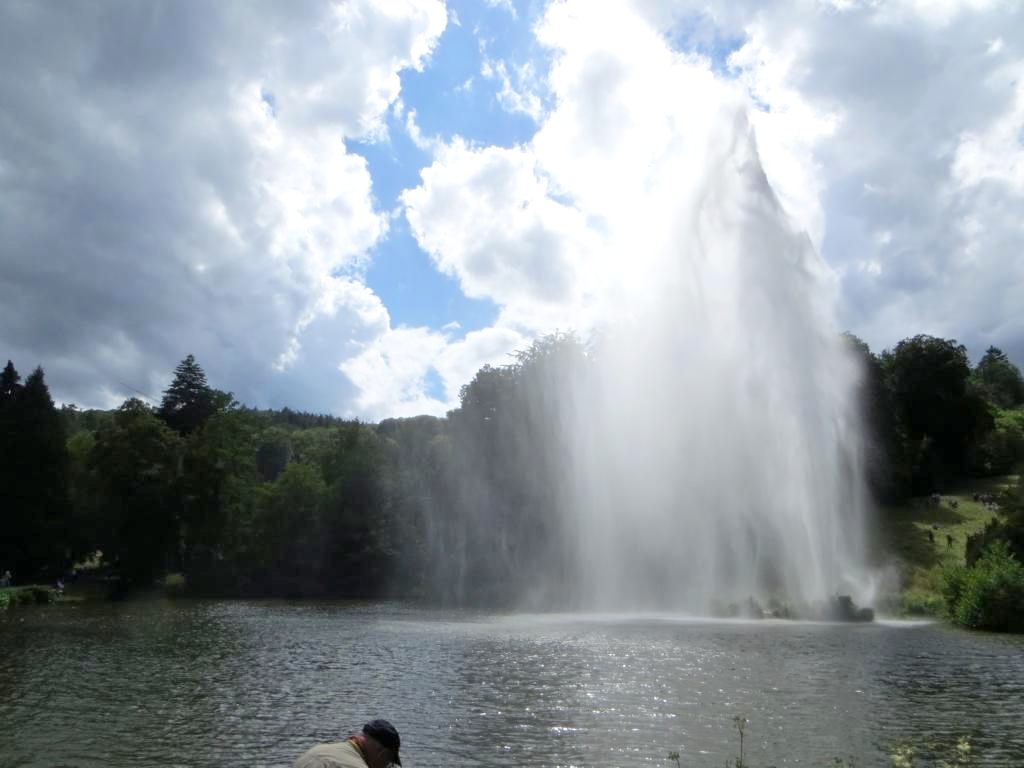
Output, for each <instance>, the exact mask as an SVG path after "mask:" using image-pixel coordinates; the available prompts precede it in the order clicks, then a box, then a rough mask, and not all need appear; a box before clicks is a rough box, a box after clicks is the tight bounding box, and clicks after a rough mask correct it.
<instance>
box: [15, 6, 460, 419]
mask: <svg viewBox="0 0 1024 768" xmlns="http://www.w3.org/2000/svg"><path fill="white" fill-rule="evenodd" d="M0 16H3V18H2V20H0V101H2V102H3V103H4V104H5V115H6V118H5V119H0V179H2V183H3V185H4V189H5V193H4V195H3V196H2V199H0V243H2V244H3V245H2V246H0V248H2V259H0V292H2V296H0V298H2V300H0V342H2V343H3V346H4V348H5V352H7V354H8V355H9V356H11V357H12V358H14V359H15V360H16V362H17V364H19V365H21V366H23V367H28V366H31V365H34V364H36V363H37V362H42V363H44V364H45V365H46V368H47V373H48V379H49V381H50V383H51V386H53V387H54V390H55V392H56V393H57V395H58V396H59V397H61V398H62V399H65V400H71V401H78V402H79V403H84V404H88V405H110V404H112V403H113V402H115V401H116V400H118V399H120V398H121V397H123V396H124V395H126V394H130V393H131V392H130V390H131V389H135V390H139V391H142V392H146V393H149V394H151V395H152V396H154V397H158V396H159V391H160V390H161V389H162V387H163V386H165V385H166V379H167V377H168V375H169V372H170V370H171V369H172V368H173V365H174V363H175V362H176V361H177V360H179V359H180V358H182V357H184V355H185V354H187V353H189V352H194V353H195V354H196V355H197V357H198V359H199V360H200V362H201V363H202V364H203V365H204V366H205V367H206V368H207V371H208V374H209V375H210V378H211V380H212V381H214V382H215V383H216V384H218V385H220V386H224V387H225V388H230V389H233V390H234V391H235V392H236V395H238V396H239V397H240V398H241V399H243V400H245V401H246V402H249V403H253V404H265V403H267V402H268V401H271V400H272V401H274V402H276V403H277V404H283V403H284V402H291V403H292V404H293V405H297V406H299V407H307V408H311V409H324V410H326V409H336V408H342V407H344V406H345V398H346V394H345V391H344V390H345V388H346V386H349V385H347V383H346V380H345V379H344V377H343V376H342V375H341V374H340V373H339V372H338V371H337V364H338V363H339V362H340V361H341V359H342V357H343V354H344V349H345V345H346V343H347V342H348V341H351V340H353V339H356V340H358V339H359V338H361V337H362V336H364V335H366V334H367V333H379V332H382V331H383V330H384V329H386V325H387V313H386V311H385V310H384V309H383V307H381V306H379V301H376V304H375V297H372V296H368V295H367V291H366V289H365V286H362V285H361V279H360V277H359V275H360V272H361V270H362V268H363V266H364V264H365V261H366V258H367V253H368V250H369V249H370V248H371V247H373V246H374V245H375V244H377V243H379V242H380V241H381V239H382V238H383V237H384V236H385V234H386V232H387V217H386V215H385V214H382V213H381V212H379V211H378V210H377V209H376V207H375V203H374V200H373V195H372V185H371V178H370V173H369V170H368V168H367V165H366V162H365V161H364V160H363V159H362V158H361V157H359V156H358V155H354V154H352V153H350V152H349V151H348V150H347V148H346V146H345V140H346V139H352V138H361V139H364V140H373V139H374V138H375V137H380V136H381V135H382V134H383V132H384V125H385V123H384V119H385V116H386V112H387V110H388V107H389V105H390V104H392V103H393V102H394V101H395V100H396V99H397V98H398V95H399V89H400V80H399V72H400V71H402V70H403V69H407V68H418V67H422V66H423V64H424V62H425V61H426V59H427V57H428V56H429V54H430V52H431V50H432V49H433V47H434V46H435V44H436V43H437V40H438V38H439V36H440V34H441V32H442V31H443V29H444V27H445V23H446V13H445V8H444V6H443V4H442V3H441V2H439V0H404V1H403V2H396V3H390V4H386V7H385V6H383V5H381V4H373V3H369V2H365V1H364V0H353V1H352V2H346V3H337V4H312V3H310V4H298V3H297V4H290V5H288V6H287V7H285V6H281V5H277V4H272V3H268V4H257V5H254V6H250V5H242V4H236V3H218V4H216V5H209V6H207V5H202V6H200V5H196V4H190V3H142V4H128V5H121V6H118V8H117V9H114V8H109V7H107V8H104V7H102V6H75V7H63V6H60V7H57V6H55V5H48V4H34V3H33V4H23V3H14V4H7V5H5V6H4V7H3V9H0ZM327 333H329V334H330V336H324V335H323V334H327ZM311 347H317V348H318V351H320V352H323V353H324V354H325V355H326V357H325V358H324V359H316V360H314V359H312V358H311V356H310V355H309V352H310V350H311ZM300 361H305V363H306V364H307V365H309V366H312V367H307V368H305V369H304V371H303V375H302V376H301V377H295V379H294V380H293V381H291V384H292V385H294V386H295V387H297V388H296V389H291V390H289V391H287V392H285V391H283V387H282V382H284V381H286V380H288V374H287V372H288V371H289V370H292V369H293V368H294V367H295V366H296V365H297V364H298V363H299V362H300ZM103 391H106V392H107V395H108V396H107V397H101V398H98V397H97V394H96V393H97V392H103ZM275 392H276V393H279V395H280V398H281V399H277V398H272V394H273V393H275ZM98 400H103V402H98Z"/></svg>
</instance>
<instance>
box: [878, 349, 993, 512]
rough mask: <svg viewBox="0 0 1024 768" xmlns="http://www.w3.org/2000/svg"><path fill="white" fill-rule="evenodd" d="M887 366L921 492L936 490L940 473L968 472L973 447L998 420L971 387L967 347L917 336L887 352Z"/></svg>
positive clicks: (888, 376)
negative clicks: (970, 452)
mask: <svg viewBox="0 0 1024 768" xmlns="http://www.w3.org/2000/svg"><path fill="white" fill-rule="evenodd" d="M882 366H883V369H884V371H885V374H886V377H887V379H888V385H889V387H890V388H891V390H892V393H893V405H894V408H895V411H896V414H897V418H898V419H899V423H900V427H901V429H902V430H904V433H905V439H906V440H907V441H908V442H909V445H908V450H909V451H910V455H911V456H912V457H913V463H914V473H915V484H916V488H915V490H917V491H919V492H930V491H931V490H934V487H935V483H936V482H937V476H938V475H943V476H948V475H950V474H952V475H956V474H963V473H965V472H966V470H967V468H968V457H969V451H970V448H971V447H972V445H974V444H975V443H977V441H979V440H981V439H982V438H983V437H984V435H985V434H986V433H988V432H989V431H990V430H991V429H992V426H993V419H992V414H991V413H990V412H989V408H988V406H987V404H986V403H985V400H984V398H983V397H982V396H981V394H980V393H979V392H978V391H977V390H976V388H974V387H973V386H972V385H971V382H970V373H971V369H970V365H969V363H968V360H967V350H966V349H965V348H964V346H963V345H962V344H957V343H956V341H954V340H951V339H939V338H935V337H934V336H925V335H921V336H915V337H913V338H912V339H904V340H903V341H901V342H900V343H899V344H897V345H896V348H895V349H894V350H893V351H892V352H887V353H883V355H882ZM928 486H931V487H928Z"/></svg>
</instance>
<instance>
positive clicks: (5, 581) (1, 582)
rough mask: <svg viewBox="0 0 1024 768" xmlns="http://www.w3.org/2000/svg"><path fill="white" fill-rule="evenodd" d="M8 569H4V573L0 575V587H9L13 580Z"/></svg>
mask: <svg viewBox="0 0 1024 768" xmlns="http://www.w3.org/2000/svg"><path fill="white" fill-rule="evenodd" d="M13 580H14V579H13V577H12V576H11V572H10V570H6V571H4V575H3V576H0V587H9V586H11V582H12V581H13Z"/></svg>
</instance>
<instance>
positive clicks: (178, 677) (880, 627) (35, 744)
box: [0, 601, 1024, 768]
mask: <svg viewBox="0 0 1024 768" xmlns="http://www.w3.org/2000/svg"><path fill="white" fill-rule="evenodd" d="M738 714H741V715H744V716H746V717H747V718H748V719H749V724H748V726H747V729H746V740H745V751H746V757H747V759H748V760H749V761H750V762H751V764H752V765H753V766H756V767H757V768H761V767H762V766H771V765H774V766H819V765H820V766H824V765H827V764H829V763H830V761H831V760H832V759H833V758H834V757H855V758H856V759H857V761H858V763H857V764H858V765H859V766H875V765H888V758H887V755H888V754H889V752H890V751H891V749H892V748H893V747H894V746H895V745H897V744H900V743H902V742H907V741H910V742H913V743H915V744H916V745H918V755H919V758H920V757H926V756H927V754H926V753H927V752H928V750H929V749H934V750H936V751H941V750H943V749H946V748H948V747H949V746H950V745H951V744H953V743H954V742H955V741H956V739H957V738H958V737H959V736H967V737H969V738H970V740H971V743H972V745H973V750H974V753H975V763H974V764H975V765H982V766H1014V767H1015V768H1016V767H1018V766H1024V723H1022V716H1024V638H1022V637H1002V636H994V635H979V634H969V633H965V632H960V631H956V630H952V629H949V628H946V627H943V626H941V625H929V624H907V623H893V624H886V623H883V622H880V623H876V624H872V625H856V626H854V625H850V626H844V625H826V624H802V623H785V622H735V623H729V622H709V621H697V620H689V619H685V618H679V617H671V616H641V617H638V616H577V615H512V616H505V615H483V614H467V613H439V612H430V611H423V610H418V609H410V608H406V607H403V606H400V605H393V604H385V605H380V604H377V605H352V604H341V603H273V602H214V601H197V602H190V601H174V602H164V601H161V602H134V603H133V602H128V603H121V604H95V605H82V606H77V607H63V606H58V607H49V608H38V609H21V610H12V611H8V612H7V613H6V614H0V766H2V767H3V768H8V767H13V766H47V768H54V766H86V767H90V768H91V767H92V766H113V767H114V768H121V767H122V766H123V767H124V768H127V767H128V766H132V767H133V768H134V767H136V766H228V765H239V766H247V767H248V766H261V765H267V766H288V765H290V764H291V762H292V761H293V760H294V759H295V758H296V757H297V756H298V755H299V754H300V753H301V752H303V751H304V750H305V749H306V748H308V747H309V746H311V745H313V744H314V743H316V742H318V741H324V740H333V739H335V738H337V737H339V736H343V735H345V734H346V733H347V732H348V731H350V730H351V729H353V728H358V726H359V725H361V724H362V723H363V722H364V721H365V720H367V719H369V718H371V717H386V718H389V719H391V720H392V721H393V722H394V723H395V725H396V726H397V727H398V729H399V731H400V732H401V734H402V739H403V749H402V752H403V757H404V762H405V765H406V766H407V768H417V766H441V765H467V766H475V765H479V766H484V765H494V766H639V765H647V766H669V765H670V763H669V761H668V759H667V754H668V752H669V751H670V750H678V751H679V752H680V754H681V760H682V765H683V766H695V767H699V766H714V767H716V768H721V766H722V765H723V763H724V762H725V760H726V759H727V758H732V757H735V756H736V754H737V745H738V740H737V733H736V731H735V729H734V728H733V723H732V718H733V716H734V715H738ZM918 764H919V765H920V764H921V763H920V762H919V763H918Z"/></svg>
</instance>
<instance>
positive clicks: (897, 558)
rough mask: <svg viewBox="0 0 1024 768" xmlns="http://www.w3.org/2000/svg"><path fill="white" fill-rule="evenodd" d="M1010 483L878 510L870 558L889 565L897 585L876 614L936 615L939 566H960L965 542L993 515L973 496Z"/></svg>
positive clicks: (975, 485)
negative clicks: (894, 570)
mask: <svg viewBox="0 0 1024 768" xmlns="http://www.w3.org/2000/svg"><path fill="white" fill-rule="evenodd" d="M1016 481H1017V478H1016V476H1013V475H1007V476H1003V477H996V478H985V479H982V480H975V481H968V482H965V483H964V484H962V485H961V486H959V487H957V488H955V489H954V490H953V491H952V492H950V493H945V494H942V497H941V502H940V503H939V504H935V503H934V502H933V501H932V499H931V498H930V497H919V498H914V499H910V500H909V501H907V502H906V503H904V504H901V505H898V506H889V507H883V508H881V509H879V510H878V525H877V526H876V529H877V530H876V537H875V540H874V542H873V546H872V555H873V558H872V559H873V560H874V561H875V564H876V565H889V566H892V565H895V569H896V572H897V573H896V575H897V581H898V591H894V592H890V593H888V594H885V595H883V596H882V597H881V599H880V600H879V605H878V608H879V610H880V611H883V612H886V613H896V614H900V615H925V616H938V615H941V614H942V613H943V610H944V605H943V602H942V569H943V566H944V565H945V564H946V563H947V562H950V561H954V562H963V559H964V552H965V550H966V547H967V537H968V536H971V535H973V534H975V533H978V532H979V531H981V530H982V529H984V527H985V526H986V525H987V524H988V522H989V520H991V519H992V518H993V517H995V516H996V514H997V510H996V509H993V508H992V507H991V506H986V505H985V504H982V503H981V502H977V501H975V500H974V496H975V494H986V493H993V494H998V493H1000V492H1001V491H1003V490H1005V489H1006V488H1007V487H1009V486H1010V485H1011V484H1013V483H1015V482H1016ZM929 533H930V534H931V537H929ZM947 537H949V538H947ZM950 538H951V539H952V541H951V542H950Z"/></svg>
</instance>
